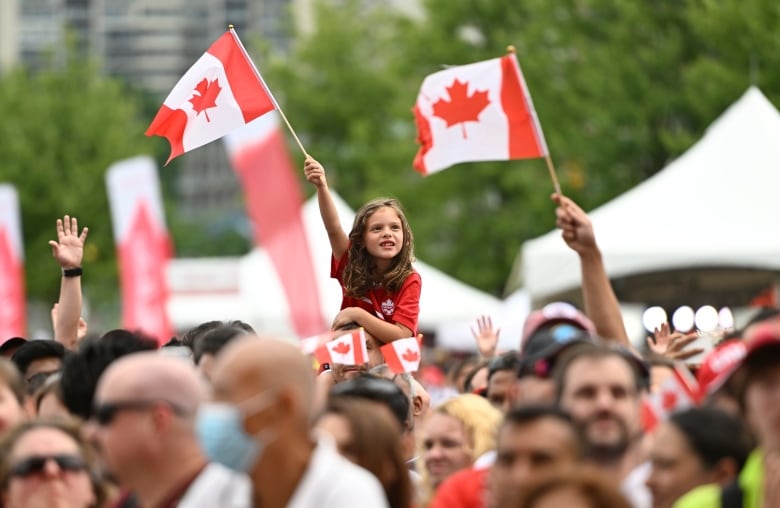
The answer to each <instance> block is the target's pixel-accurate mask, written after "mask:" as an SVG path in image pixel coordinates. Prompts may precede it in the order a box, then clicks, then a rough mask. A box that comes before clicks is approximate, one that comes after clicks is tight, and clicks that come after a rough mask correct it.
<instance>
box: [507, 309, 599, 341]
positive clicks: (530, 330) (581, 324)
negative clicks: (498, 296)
mask: <svg viewBox="0 0 780 508" xmlns="http://www.w3.org/2000/svg"><path fill="white" fill-rule="evenodd" d="M558 323H569V324H571V325H574V326H575V327H577V328H579V329H580V330H584V331H586V332H588V333H590V334H595V333H596V327H595V325H594V324H593V322H592V321H591V320H590V319H589V318H588V317H587V316H586V315H585V314H583V313H582V312H580V311H579V310H577V307H575V306H574V305H572V304H570V303H567V302H552V303H548V304H547V305H545V306H544V307H542V308H541V309H538V310H535V311H533V312H531V313H530V314H528V317H527V318H526V320H525V324H524V325H523V335H522V337H521V340H520V349H521V350H523V349H525V348H526V345H527V343H528V342H529V340H530V338H531V337H532V336H533V335H534V334H535V333H536V332H538V331H539V330H541V329H543V328H545V327H550V326H553V325H555V324H558Z"/></svg>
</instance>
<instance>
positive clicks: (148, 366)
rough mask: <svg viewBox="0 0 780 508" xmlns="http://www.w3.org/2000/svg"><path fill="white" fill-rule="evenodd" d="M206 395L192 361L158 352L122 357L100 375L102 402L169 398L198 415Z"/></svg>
mask: <svg viewBox="0 0 780 508" xmlns="http://www.w3.org/2000/svg"><path fill="white" fill-rule="evenodd" d="M206 396H207V390H206V386H205V384H204V383H203V381H202V380H201V378H200V377H199V376H198V373H197V371H196V370H195V368H194V366H193V365H192V364H191V363H188V362H187V361H184V360H182V359H181V358H173V357H168V356H163V355H160V354H158V353H157V352H144V353H134V354H131V355H127V356H125V357H122V358H120V359H119V360H117V361H116V362H114V363H113V364H111V366H110V367H109V368H108V369H107V370H106V372H105V373H103V375H102V376H101V377H100V381H99V382H98V387H97V391H96V392H95V400H96V401H99V402H100V403H107V402H112V401H122V400H165V401H167V402H170V403H171V404H173V405H175V406H176V407H177V408H178V409H180V410H181V411H183V412H184V413H185V415H187V416H194V414H195V412H196V410H197V408H198V405H199V404H200V403H201V402H202V401H204V400H205V399H206Z"/></svg>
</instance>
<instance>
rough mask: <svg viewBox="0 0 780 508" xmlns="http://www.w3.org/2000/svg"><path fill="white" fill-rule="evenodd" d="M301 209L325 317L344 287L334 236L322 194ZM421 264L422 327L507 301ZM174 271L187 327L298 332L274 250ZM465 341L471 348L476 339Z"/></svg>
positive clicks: (348, 221)
mask: <svg viewBox="0 0 780 508" xmlns="http://www.w3.org/2000/svg"><path fill="white" fill-rule="evenodd" d="M333 197H334V200H335V202H336V207H337V209H338V212H339V218H340V219H341V223H342V225H343V227H344V228H345V229H347V230H348V229H349V228H350V227H351V226H352V221H353V218H354V212H353V211H352V210H351V209H350V208H349V206H348V205H347V204H346V203H345V202H344V201H343V200H342V199H341V198H340V197H339V196H338V195H336V194H334V196H333ZM301 213H302V216H303V223H304V229H305V232H306V237H307V240H308V244H309V248H310V249H311V251H312V259H313V262H314V273H315V277H316V279H317V287H316V290H317V291H318V292H319V296H320V302H321V305H322V313H323V315H324V316H325V319H331V318H333V317H335V315H336V314H337V313H338V310H339V306H340V304H341V289H340V287H339V284H338V282H337V281H336V280H335V279H331V278H330V256H331V254H330V242H329V241H328V237H327V233H326V232H325V228H324V227H323V226H322V219H321V218H320V213H319V208H318V206H317V200H316V197H314V198H312V199H310V200H309V201H308V202H306V204H305V205H304V207H303V209H302V211H301ZM415 269H416V270H417V271H418V272H419V273H420V276H421V278H422V293H421V295H420V320H419V328H420V330H421V331H426V332H432V331H435V330H436V329H437V328H438V327H439V326H441V325H443V324H445V323H450V322H454V321H463V320H470V319H471V320H473V319H474V318H476V317H477V316H478V315H480V314H490V313H493V312H495V311H496V309H498V308H499V306H500V305H501V302H500V301H499V300H498V299H497V298H495V297H493V296H490V295H488V294H486V293H483V292H481V291H478V290H476V289H474V288H472V287H470V286H468V285H466V284H463V283H462V282H459V281H457V280H455V279H453V278H452V277H449V276H448V275H446V274H444V273H442V272H440V271H439V270H436V269H435V268H433V267H431V266H429V265H426V264H425V263H423V262H422V261H417V262H416V263H415ZM168 275H169V281H170V285H171V289H172V297H171V298H170V300H169V303H168V310H169V314H170V316H171V320H172V321H173V323H174V325H176V326H178V327H181V328H185V327H189V326H193V325H195V324H197V323H200V322H203V321H207V320H210V319H242V320H244V321H247V322H249V323H250V324H252V325H253V326H255V327H256V328H257V329H258V330H263V331H266V332H271V333H279V334H283V335H286V336H292V335H293V329H292V326H291V324H290V321H289V307H288V304H287V300H286V298H285V296H284V291H283V289H282V285H281V282H280V281H279V277H278V276H277V274H276V272H275V270H274V268H273V265H272V264H271V260H270V258H269V256H268V253H267V252H266V251H265V250H264V249H262V248H256V249H254V250H253V251H252V252H250V253H249V254H247V255H246V256H243V257H241V258H215V259H205V260H198V259H187V260H181V259H177V260H173V261H172V262H171V266H170V267H169V270H168ZM203 278H205V280H203ZM210 288H215V290H212V289H210ZM466 330H468V328H466ZM461 335H462V334H461ZM468 339H469V340H471V339H470V337H468ZM450 345H451V346H452V347H458V346H457V345H454V344H450ZM462 346H463V347H466V348H470V346H471V345H470V344H465V345H462Z"/></svg>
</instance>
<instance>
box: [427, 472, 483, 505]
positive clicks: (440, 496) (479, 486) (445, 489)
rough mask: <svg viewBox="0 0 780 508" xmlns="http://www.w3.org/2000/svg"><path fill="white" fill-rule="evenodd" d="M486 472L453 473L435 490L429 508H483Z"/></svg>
mask: <svg viewBox="0 0 780 508" xmlns="http://www.w3.org/2000/svg"><path fill="white" fill-rule="evenodd" d="M488 471H490V469H474V468H468V469H464V470H462V471H458V472H456V473H453V474H452V475H451V476H450V477H449V478H447V479H446V480H444V482H443V483H442V484H441V485H439V488H438V489H436V494H435V495H434V497H433V500H432V501H431V504H430V508H483V507H484V506H485V505H486V503H485V495H486V492H487V475H488Z"/></svg>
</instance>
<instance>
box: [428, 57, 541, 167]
mask: <svg viewBox="0 0 780 508" xmlns="http://www.w3.org/2000/svg"><path fill="white" fill-rule="evenodd" d="M413 111H414V116H415V119H416V121H417V132H418V134H417V141H418V142H419V143H420V145H421V146H420V150H419V152H418V153H417V157H415V159H414V168H415V169H416V170H418V171H420V172H421V173H423V174H424V175H428V174H431V173H434V172H436V171H441V170H442V169H445V168H448V167H450V166H452V165H453V164H458V163H461V162H468V161H494V160H509V159H525V158H533V157H546V156H547V155H548V151H547V144H546V142H545V140H544V134H543V133H542V127H541V125H540V124H539V120H538V119H537V117H536V111H535V110H534V105H533V102H532V101H531V95H530V94H529V93H528V88H527V87H526V86H525V80H524V79H523V74H522V72H521V71H520V65H519V64H518V62H517V58H516V57H515V55H514V54H513V53H512V54H509V55H506V56H504V57H502V58H494V59H492V60H485V61H482V62H476V63H472V64H468V65H460V66H457V67H451V68H449V69H445V70H443V71H439V72H436V73H434V74H431V75H429V76H428V77H426V78H425V80H424V81H423V83H422V86H421V88H420V93H419V95H418V97H417V104H416V105H415V106H414V109H413Z"/></svg>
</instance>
